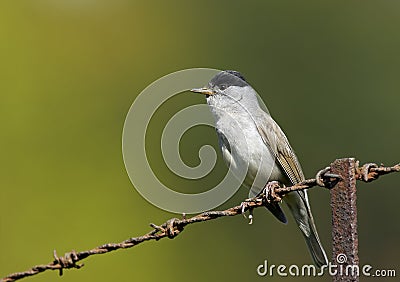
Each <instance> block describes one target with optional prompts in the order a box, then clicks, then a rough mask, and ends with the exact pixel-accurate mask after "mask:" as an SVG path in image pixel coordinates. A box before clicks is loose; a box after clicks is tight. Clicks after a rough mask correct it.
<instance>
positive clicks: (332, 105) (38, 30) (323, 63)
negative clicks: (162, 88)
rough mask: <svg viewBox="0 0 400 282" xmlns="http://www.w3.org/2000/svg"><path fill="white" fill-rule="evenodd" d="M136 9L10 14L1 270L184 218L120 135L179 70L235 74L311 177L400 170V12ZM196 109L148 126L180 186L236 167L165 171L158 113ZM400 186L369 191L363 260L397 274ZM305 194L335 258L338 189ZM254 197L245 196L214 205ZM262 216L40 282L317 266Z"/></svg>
mask: <svg viewBox="0 0 400 282" xmlns="http://www.w3.org/2000/svg"><path fill="white" fill-rule="evenodd" d="M137 2H138V1H123V0H119V1H94V0H91V1H89V0H87V1H83V0H82V1H79V0H70V1H67V0H65V1H61V0H59V1H51V0H37V1H2V2H1V4H0V35H1V37H0V40H1V42H0V43H1V44H0V75H1V83H0V93H1V100H0V120H1V131H0V132H1V133H0V137H1V138H0V148H1V149H0V152H1V165H0V183H1V190H0V191H1V192H0V193H1V194H0V199H1V205H0V277H2V276H5V275H6V274H8V273H11V272H16V271H22V270H25V269H27V268H29V267H31V266H32V265H35V264H40V263H47V262H49V261H51V257H52V251H53V249H56V250H57V251H58V254H63V253H64V252H67V251H70V250H72V249H75V250H77V251H80V250H86V249H89V248H92V247H95V246H97V245H101V244H103V243H107V242H117V241H122V240H124V239H127V238H129V237H133V236H138V235H141V234H144V233H146V232H148V231H149V230H150V227H149V226H148V224H149V223H150V222H154V223H162V222H164V221H165V220H167V219H168V218H170V217H172V216H175V215H173V214H170V213H167V212H165V211H162V210H160V209H158V208H156V207H154V206H152V205H151V204H149V203H148V202H147V201H146V200H144V199H143V198H142V197H141V196H140V195H139V194H138V193H137V192H136V190H135V189H134V188H133V186H132V184H131V183H130V181H129V179H128V176H127V174H126V172H125V168H124V163H123V159H122V152H121V139H122V128H123V124H124V119H125V115H126V113H127V111H128V109H129V107H130V105H131V104H132V102H133V101H134V99H135V97H136V96H137V95H138V94H139V93H140V92H141V91H142V90H143V89H144V88H145V87H146V86H147V85H148V84H149V83H151V82H153V81H154V80H156V79H158V78H160V77H161V76H164V75H166V74H168V73H171V72H174V71H177V70H181V69H186V68H194V67H210V68H218V69H235V70H239V71H241V72H242V73H243V74H244V75H245V76H246V78H247V79H248V81H249V82H250V83H251V84H252V85H253V86H254V87H255V88H256V89H257V90H258V92H259V93H260V95H261V96H262V98H263V99H264V101H265V102H266V104H267V105H268V108H269V110H270V112H271V113H272V115H273V117H274V118H275V119H276V120H277V121H278V123H279V124H280V125H281V127H282V128H283V129H284V131H285V132H286V134H287V135H288V137H289V139H290V140H291V143H292V146H293V147H294V148H295V150H296V152H297V154H298V157H299V159H300V161H301V163H302V166H303V169H304V171H305V174H306V176H308V177H312V176H313V175H314V173H315V172H316V171H317V170H318V169H320V168H323V167H325V166H326V165H328V164H329V163H330V162H331V161H333V160H334V159H335V158H340V157H348V156H354V157H357V158H358V159H360V160H361V162H370V161H372V162H378V163H380V162H383V163H385V164H388V165H389V164H394V163H396V162H399V156H400V155H399V145H398V140H399V138H400V133H399V124H398V111H399V103H400V95H399V91H400V79H399V73H400V51H399V50H400V33H399V26H400V17H399V12H400V10H399V9H400V2H398V1H379V2H377V1H362V2H361V1H249V2H247V3H245V2H244V1H201V2H200V1H198V2H197V3H189V2H188V1H167V2H165V1H147V2H139V3H137ZM197 86H200V85H194V87H197ZM196 103H205V101H204V97H200V96H196V95H194V94H193V95H192V96H191V95H190V94H188V93H186V94H185V95H184V94H181V95H178V96H176V97H174V99H173V100H171V101H168V103H166V108H165V109H164V110H160V112H159V113H158V117H159V119H158V120H157V115H155V117H154V120H153V121H152V126H153V127H154V138H152V139H151V138H150V139H151V140H152V141H151V142H154V147H153V155H154V156H153V160H157V158H158V159H159V160H160V161H154V162H153V163H154V164H155V169H156V170H157V169H158V171H159V174H158V176H159V177H160V179H163V181H164V182H165V183H170V184H171V183H172V184H174V183H176V189H177V190H179V191H188V190H190V189H192V187H194V189H195V187H200V186H202V187H203V185H204V184H207V183H208V182H209V183H210V185H211V184H212V183H213V182H215V181H217V180H218V179H220V177H221V175H220V173H218V171H221V172H223V171H224V170H225V168H224V165H223V164H222V162H220V161H219V162H218V165H217V168H216V171H214V172H213V174H212V175H210V177H209V179H208V180H207V178H206V179H203V180H201V181H200V182H198V183H202V184H201V185H199V184H198V183H197V184H196V181H190V183H189V182H185V181H184V180H182V179H179V178H178V177H174V176H173V175H171V174H170V173H168V172H167V170H166V169H165V165H164V164H163V163H162V162H161V160H162V158H161V155H160V154H158V153H159V147H157V146H159V145H158V144H159V140H157V138H159V136H160V132H161V130H162V128H163V126H164V125H165V118H164V116H165V115H172V114H174V113H175V112H176V111H178V110H180V109H182V107H183V106H185V105H190V104H196ZM163 113H164V114H163ZM204 142H205V143H209V144H213V145H216V144H217V142H216V136H215V133H214V132H213V130H212V129H210V128H202V127H199V128H197V129H196V128H194V129H193V130H191V131H189V132H187V134H185V136H184V138H183V139H182V150H181V151H182V155H183V159H184V160H185V161H186V162H187V163H188V164H191V165H196V164H197V163H198V149H195V150H194V149H193V148H200V146H201V145H202V144H204ZM193 144H194V145H193ZM152 146H153V145H152ZM157 154H158V155H157ZM138 173H140V172H138ZM399 177H400V176H399V175H389V176H385V177H382V179H380V180H379V181H377V182H374V183H373V184H359V186H358V187H359V193H358V215H359V229H358V230H359V241H360V251H359V255H360V261H361V264H366V263H368V264H371V265H373V267H375V268H385V269H390V268H397V270H398V267H399V262H400V259H399V255H398V250H399V241H398V237H399V234H400V227H399V225H398V218H397V216H398V215H399V207H398V202H397V198H398V197H399V196H400V190H399V189H398V188H399V187H398V182H399V179H400V178H399ZM188 183H189V185H188ZM196 185H197V186H196ZM185 189H186V190H185ZM382 192H383V193H384V194H383V197H382V194H380V193H382ZM309 194H310V198H311V202H312V207H313V212H314V216H315V220H316V222H317V226H318V230H319V234H320V237H321V238H322V241H323V244H324V246H325V248H326V250H327V252H328V256H330V253H331V251H330V248H331V245H330V244H331V243H330V242H331V235H330V232H331V229H330V223H331V217H330V207H329V193H328V192H327V191H324V190H322V189H320V190H319V189H315V190H312V191H310V193H309ZM389 195H390V196H389ZM246 196H247V193H246V191H240V192H238V194H237V195H235V196H234V197H233V198H232V199H230V200H229V201H228V202H227V203H225V204H224V205H223V206H221V207H220V208H226V207H229V206H232V205H236V204H238V203H240V201H241V200H242V199H244V198H245V197H246ZM255 217H256V218H255V223H254V224H253V225H252V226H249V225H248V224H247V221H246V220H245V219H243V218H242V217H241V216H237V217H234V218H224V219H220V220H216V221H212V222H208V223H202V224H197V225H193V226H189V227H187V228H186V231H185V232H184V233H183V234H181V235H180V236H179V237H177V238H176V239H174V240H167V239H164V240H161V241H159V242H149V243H144V244H142V245H140V246H138V247H135V248H133V249H130V250H124V251H118V252H115V253H111V254H107V255H104V256H96V257H91V258H89V259H87V260H86V261H85V264H86V266H85V267H84V268H83V269H81V270H68V271H66V272H65V274H64V276H63V277H62V278H61V279H58V278H57V273H55V272H46V273H44V274H39V275H37V276H35V277H33V278H28V279H29V280H30V281H54V280H55V279H57V280H59V281H65V282H66V281H92V280H93V281H110V280H113V281H133V280H135V281H159V280H163V281H186V280H191V281H205V280H211V281H216V280H219V281H248V280H250V281H261V280H266V279H268V280H269V281H272V280H275V279H276V280H283V279H285V278H279V277H276V276H274V277H258V276H257V274H256V268H257V266H258V265H259V264H261V263H262V262H263V261H264V260H265V259H268V261H269V262H270V263H273V264H281V263H285V264H286V265H290V264H294V263H297V264H300V265H302V264H308V263H311V258H310V256H309V254H308V252H307V249H306V246H305V243H304V242H303V238H302V237H301V234H300V232H299V231H298V230H297V227H296V226H295V224H293V221H290V224H288V225H282V224H280V223H278V222H277V221H276V220H275V219H274V218H273V217H272V216H271V215H270V214H268V213H267V212H264V211H263V210H256V211H255ZM290 219H291V218H290ZM28 279H27V281H28ZM286 279H290V278H286ZM295 279H296V281H303V280H304V281H306V280H310V278H295ZM330 279H331V278H330V277H328V276H325V277H323V278H320V280H323V281H330ZM315 280H317V279H315Z"/></svg>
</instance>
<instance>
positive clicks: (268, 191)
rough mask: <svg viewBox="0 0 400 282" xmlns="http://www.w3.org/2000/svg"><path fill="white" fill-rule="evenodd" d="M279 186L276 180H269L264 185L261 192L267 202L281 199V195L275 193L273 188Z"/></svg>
mask: <svg viewBox="0 0 400 282" xmlns="http://www.w3.org/2000/svg"><path fill="white" fill-rule="evenodd" d="M279 187H280V186H279V182H278V181H270V182H268V183H267V184H266V185H265V187H264V189H263V191H262V192H263V193H264V197H265V200H266V201H267V203H271V202H273V201H277V202H280V201H282V197H281V196H279V195H278V194H277V193H275V189H276V188H279Z"/></svg>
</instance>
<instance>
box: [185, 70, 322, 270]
mask: <svg viewBox="0 0 400 282" xmlns="http://www.w3.org/2000/svg"><path fill="white" fill-rule="evenodd" d="M191 92H195V93H201V94H204V95H205V96H206V100H207V104H208V105H209V108H210V110H211V113H212V115H213V116H214V119H215V129H216V133H217V137H218V144H219V148H220V150H221V153H222V157H223V159H224V160H225V162H226V164H227V165H228V166H229V167H230V169H232V171H233V173H234V174H235V175H237V176H239V175H243V174H244V181H243V185H244V186H245V187H247V188H249V189H250V195H253V196H256V195H257V194H259V193H260V192H261V191H262V190H263V189H264V188H265V187H266V185H267V183H270V182H271V181H277V182H279V183H282V184H283V185H286V186H292V185H295V184H297V183H299V182H301V181H303V180H305V177H304V173H303V171H302V168H301V166H300V163H299V161H298V159H297V157H296V154H295V153H294V150H293V149H292V147H291V146H290V144H289V141H288V139H287V137H286V135H285V133H284V132H283V131H282V129H281V128H280V127H279V125H278V124H277V123H276V122H275V120H274V119H273V118H272V117H271V115H270V114H269V113H268V112H266V111H265V110H264V109H263V108H262V107H261V106H260V104H259V101H258V99H257V95H258V94H257V92H256V91H255V90H254V88H253V87H252V86H251V85H250V84H249V83H248V81H247V80H246V79H245V77H244V76H243V75H242V74H241V73H240V72H238V71H233V70H225V71H221V72H219V73H217V74H216V75H215V76H214V77H213V78H212V79H211V80H210V81H209V83H208V84H207V85H206V86H204V87H201V88H194V89H191ZM283 201H284V202H285V203H286V204H287V206H288V207H289V210H290V211H291V213H292V215H293V217H294V219H295V221H296V223H297V225H298V227H299V229H300V231H301V233H302V234H303V236H304V239H305V241H306V243H307V246H308V249H309V251H310V254H311V257H312V259H313V261H314V264H315V265H316V266H317V267H321V266H323V265H326V264H327V263H328V260H327V257H326V253H325V251H324V249H323V247H322V244H321V241H320V239H319V237H318V233H317V229H316V226H315V223H314V219H313V216H312V213H311V208H310V203H309V200H308V196H307V191H306V190H301V191H300V190H298V191H293V192H291V193H288V194H287V195H285V197H283ZM266 207H267V209H268V210H269V211H271V213H272V214H273V215H274V216H275V217H276V218H277V219H278V220H279V221H281V222H283V223H285V224H286V223H287V218H286V216H285V214H284V212H283V210H282V209H281V207H280V205H279V203H277V202H271V203H269V204H267V205H266Z"/></svg>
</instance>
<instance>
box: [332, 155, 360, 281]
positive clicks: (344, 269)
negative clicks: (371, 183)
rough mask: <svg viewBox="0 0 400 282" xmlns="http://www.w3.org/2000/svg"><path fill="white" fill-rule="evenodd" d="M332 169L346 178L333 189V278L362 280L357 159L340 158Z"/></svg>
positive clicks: (336, 279) (338, 279) (335, 279)
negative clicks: (359, 273) (358, 231)
mask: <svg viewBox="0 0 400 282" xmlns="http://www.w3.org/2000/svg"><path fill="white" fill-rule="evenodd" d="M331 172H332V173H335V174H339V175H341V176H342V177H343V180H342V181H340V182H339V183H338V184H337V185H336V187H335V188H333V189H331V208H332V263H333V264H336V265H337V266H338V267H337V268H336V271H335V269H334V270H333V273H335V274H334V275H333V281H334V282H336V281H359V276H358V273H356V271H357V270H358V267H359V259H358V233H357V206H356V198H357V196H356V161H355V160H354V159H353V158H347V159H338V160H336V161H334V162H333V163H332V164H331Z"/></svg>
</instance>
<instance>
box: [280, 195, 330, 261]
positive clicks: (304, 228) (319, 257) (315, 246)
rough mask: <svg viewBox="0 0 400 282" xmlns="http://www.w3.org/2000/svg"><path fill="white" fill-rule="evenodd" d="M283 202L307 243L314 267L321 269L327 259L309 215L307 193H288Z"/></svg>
mask: <svg viewBox="0 0 400 282" xmlns="http://www.w3.org/2000/svg"><path fill="white" fill-rule="evenodd" d="M284 200H285V202H286V204H287V205H288V206H289V209H290V211H291V212H292V214H293V217H294V219H295V220H296V222H297V225H298V226H299V228H300V230H301V232H302V233H303V235H304V239H305V241H306V243H307V246H308V249H309V251H310V253H311V256H312V258H313V260H314V263H315V265H316V266H318V267H321V266H323V265H326V264H328V259H327V257H326V254H325V251H324V249H323V247H322V245H321V242H320V240H319V237H318V233H317V229H316V227H315V223H314V219H313V216H312V214H311V209H310V205H309V203H308V198H307V192H306V191H297V192H294V193H289V194H287V195H286V196H285V197H284Z"/></svg>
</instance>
